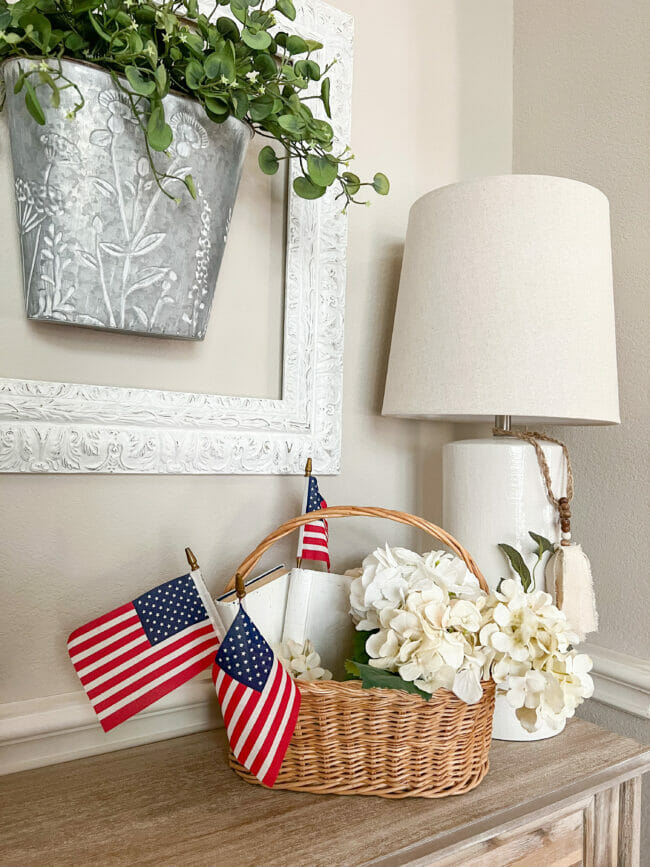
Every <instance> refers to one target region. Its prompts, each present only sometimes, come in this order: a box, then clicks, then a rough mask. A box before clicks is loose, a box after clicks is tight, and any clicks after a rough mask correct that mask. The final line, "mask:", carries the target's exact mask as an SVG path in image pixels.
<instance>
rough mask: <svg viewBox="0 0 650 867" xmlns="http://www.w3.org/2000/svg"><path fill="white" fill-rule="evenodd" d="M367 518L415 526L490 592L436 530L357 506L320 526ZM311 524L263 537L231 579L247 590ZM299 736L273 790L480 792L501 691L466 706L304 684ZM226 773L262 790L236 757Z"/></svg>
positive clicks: (486, 685)
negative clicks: (269, 556)
mask: <svg viewBox="0 0 650 867" xmlns="http://www.w3.org/2000/svg"><path fill="white" fill-rule="evenodd" d="M356 515H364V516H369V517H376V518H389V519H391V520H393V521H398V522H400V523H402V524H409V525H411V526H413V527H417V528H418V529H420V530H424V532H426V533H428V534H429V535H431V536H433V537H434V538H435V539H438V540H439V541H440V542H443V543H444V544H445V545H446V546H447V547H448V548H449V549H450V550H451V551H453V553H454V554H456V555H457V556H459V557H460V558H461V559H462V560H464V562H465V563H466V565H467V567H468V568H469V569H470V570H471V571H472V572H473V573H474V575H476V577H477V578H478V580H479V583H480V585H481V587H482V588H483V589H484V590H487V589H488V588H487V584H486V582H485V579H484V577H483V575H482V574H481V572H480V570H479V569H478V567H477V566H476V564H475V563H474V561H473V560H472V558H471V557H470V555H469V554H468V553H467V551H465V549H464V548H463V547H462V546H461V545H460V544H459V543H458V542H457V541H456V540H455V539H454V538H453V537H452V536H450V535H449V534H448V533H446V532H445V531H444V530H442V529H441V528H440V527H436V526H435V524H431V523H429V522H428V521H425V520H423V519H422V518H416V517H414V516H413V515H408V514H406V513H405V512H394V511H390V510H388V509H378V508H372V507H360V506H336V507H333V508H329V509H323V510H322V511H320V512H319V513H318V517H319V518H327V519H330V518H342V517H350V516H356ZM309 520H313V514H311V515H301V516H299V517H298V518H294V519H292V520H291V521H287V523H286V524H283V525H282V526H281V527H279V528H278V529H277V530H276V531H275V532H273V533H271V534H270V535H269V536H267V537H266V539H264V540H263V541H262V542H261V543H260V544H259V545H258V547H257V548H256V549H255V550H254V551H253V552H252V554H250V555H249V556H248V557H247V558H246V560H244V562H243V563H242V564H241V566H240V567H239V569H238V570H237V573H236V575H235V576H234V577H233V578H232V579H231V581H230V583H229V585H228V589H232V588H233V587H237V589H238V591H239V593H240V595H243V593H244V591H243V582H244V580H245V578H246V576H247V575H248V574H249V573H250V571H251V570H252V569H253V568H254V567H255V565H256V563H257V562H258V560H259V559H260V557H261V556H262V554H264V552H265V551H267V550H268V549H269V548H270V547H271V546H272V545H273V544H274V542H276V541H277V540H278V539H281V538H282V537H283V536H286V535H288V534H289V533H291V532H292V531H293V530H296V529H298V528H299V527H300V526H301V525H302V524H304V523H306V522H307V521H309ZM297 683H298V686H299V688H300V692H301V696H302V702H301V705H300V714H299V716H298V722H297V725H296V729H295V732H294V735H293V737H292V739H291V743H290V745H289V748H288V750H287V753H286V755H285V757H284V761H283V763H282V767H281V769H280V773H279V775H278V778H277V780H276V782H275V786H274V788H276V789H289V790H291V791H294V792H319V793H322V794H337V795H379V796H380V797H382V798H407V797H422V798H442V797H445V796H446V795H459V794H461V793H463V792H467V791H469V790H470V789H473V788H474V787H475V786H477V785H478V784H479V783H480V782H481V780H482V779H483V777H484V776H485V774H486V773H487V770H488V765H489V763H488V751H489V748H490V740H491V736H492V716H493V714H494V694H495V685H494V682H493V681H491V680H488V681H484V682H483V698H482V699H481V700H480V701H479V702H478V703H477V704H475V705H467V704H465V703H464V702H463V701H461V700H460V699H459V698H457V697H456V696H455V695H454V694H453V693H452V692H449V691H448V690H446V689H439V690H437V691H436V692H435V693H434V694H433V696H432V697H431V699H430V700H429V701H424V700H423V699H422V698H420V696H417V695H411V694H409V693H406V692H402V691H400V690H393V689H362V688H361V684H360V683H359V682H358V681H348V682H346V683H336V682H332V681H328V682H320V683H319V682H317V683H303V682H300V681H298V682H297ZM230 766H231V767H232V768H233V769H234V770H235V772H236V773H237V774H239V776H240V777H242V779H244V780H246V781H247V782H249V783H257V782H258V781H257V780H256V778H255V777H253V776H252V775H251V774H250V773H249V772H248V771H247V770H246V769H245V768H244V767H243V766H242V765H240V764H239V762H238V761H237V760H236V759H235V758H234V756H233V755H232V754H231V756H230Z"/></svg>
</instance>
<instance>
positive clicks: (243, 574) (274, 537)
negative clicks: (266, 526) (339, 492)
mask: <svg viewBox="0 0 650 867" xmlns="http://www.w3.org/2000/svg"><path fill="white" fill-rule="evenodd" d="M358 516H359V517H360V516H365V517H368V518H387V519H388V520H390V521H397V523H399V524H408V525H409V526H411V527H416V528H417V529H418V530H424V532H425V533H428V534H429V535H430V536H433V538H434V539H437V540H438V541H439V542H442V543H443V544H444V545H446V546H447V547H448V548H449V549H451V551H453V552H454V554H456V555H457V556H458V557H460V559H461V560H462V561H463V562H464V563H465V565H466V566H467V568H468V569H469V570H470V572H472V573H473V574H474V575H475V576H476V577H477V579H478V583H479V584H480V586H481V589H482V590H485V592H486V593H487V592H489V588H488V585H487V581H486V580H485V578H484V577H483V574H482V572H481V570H480V569H479V568H478V566H477V565H476V563H475V562H474V560H473V559H472V557H471V556H470V555H469V554H468V552H467V551H466V550H465V548H463V546H462V545H461V544H460V542H457V541H456V539H454V537H453V536H450V535H449V533H447V532H446V531H445V530H443V529H442V528H441V527H438V526H436V525H435V524H432V523H431V522H430V521H425V520H424V518H417V517H416V516H415V515H409V514H408V512H397V511H393V510H392V509H381V508H375V507H374V506H330V507H329V508H327V509H319V510H318V512H309V513H307V514H306V515H299V516H298V517H297V518H291V520H289V521H286V522H285V523H284V524H282V525H281V526H280V527H278V528H277V530H274V531H273V532H272V533H269V535H268V536H267V537H266V538H265V539H262V541H261V542H260V544H259V545H258V546H257V548H255V550H254V551H252V552H251V553H250V554H249V555H248V557H246V559H245V560H244V561H243V562H242V563H241V564H240V565H239V568H238V569H237V571H236V572H235V574H234V575H233V576H232V578H231V579H230V581H229V582H228V586H227V587H226V590H225V592H228V591H230V590H233V589H236V590H237V596H238V597H239V598H240V599H242V598H243V597H244V596H245V595H246V590H245V588H244V581H245V580H246V578H247V577H248V575H249V574H250V573H251V571H252V570H253V569H254V568H255V566H256V565H257V563H258V561H259V560H260V558H261V557H262V555H263V554H265V553H266V552H267V551H268V550H269V548H270V547H271V546H272V545H274V544H275V543H276V542H277V541H279V540H280V539H282V538H284V536H288V535H289V533H292V532H293V531H294V530H297V529H298V528H299V527H301V526H302V525H303V524H307V523H308V522H309V521H314V520H321V519H322V518H325V519H329V518H351V517H358Z"/></svg>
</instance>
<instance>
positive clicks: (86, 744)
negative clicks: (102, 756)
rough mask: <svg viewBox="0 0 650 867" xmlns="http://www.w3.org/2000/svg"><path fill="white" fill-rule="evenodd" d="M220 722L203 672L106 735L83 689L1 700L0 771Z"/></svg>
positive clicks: (22, 768)
mask: <svg viewBox="0 0 650 867" xmlns="http://www.w3.org/2000/svg"><path fill="white" fill-rule="evenodd" d="M221 725H222V721H221V714H220V713H219V710H218V707H217V701H216V696H215V694H214V687H213V685H212V681H211V680H210V679H205V676H204V677H202V678H200V679H196V680H193V681H191V682H190V683H186V684H184V685H183V686H181V687H179V688H178V689H177V690H175V691H174V692H173V693H172V694H171V695H167V696H165V697H164V698H162V699H160V701H157V702H156V703H155V704H152V705H151V707H149V708H147V709H146V710H143V711H141V712H140V713H139V714H137V715H136V716H134V717H132V718H131V719H130V720H127V722H125V723H123V724H122V725H120V726H118V728H116V729H113V731H111V732H109V733H108V734H105V733H104V731H103V730H102V728H101V726H100V725H99V723H98V722H97V717H96V716H95V714H94V712H93V710H92V708H91V706H90V703H89V701H88V699H87V698H86V695H85V693H83V692H71V693H65V694H64V695H53V696H46V697H44V698H35V699H31V700H29V701H19V702H13V703H11V704H4V705H0V774H12V773H15V772H16V771H26V770H29V769H30V768H40V767H43V766H44V765H53V764H57V763H58V762H67V761H70V760H71V759H78V758H81V757H83V756H92V755H97V754H98V753H107V752H111V751H113V750H122V749H125V748H126V747H133V746H137V745H138V744H144V743H150V742H153V741H160V740H165V739H166V738H173V737H178V736H180V735H187V734H192V733H193V732H199V731H206V730H208V729H214V728H218V727H219V726H221Z"/></svg>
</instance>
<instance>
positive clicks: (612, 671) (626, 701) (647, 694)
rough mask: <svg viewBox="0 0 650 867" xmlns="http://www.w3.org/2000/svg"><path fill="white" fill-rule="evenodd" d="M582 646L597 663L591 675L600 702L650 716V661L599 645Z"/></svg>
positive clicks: (636, 714) (646, 717) (637, 714)
mask: <svg viewBox="0 0 650 867" xmlns="http://www.w3.org/2000/svg"><path fill="white" fill-rule="evenodd" d="M580 649H581V650H583V651H584V652H585V653H588V654H589V656H590V657H591V658H592V659H593V662H594V668H593V671H592V673H591V674H592V677H593V679H594V698H595V699H596V701H600V702H602V703H603V704H608V705H610V706H611V707H615V708H618V709H619V710H622V711H625V712H626V713H631V714H634V715H635V716H640V717H643V718H644V719H650V660H647V659H640V658H639V657H637V656H630V655H629V654H627V653H618V651H616V650H608V649H607V648H606V647H598V646H597V645H595V644H584V645H583V646H582V647H581V648H580Z"/></svg>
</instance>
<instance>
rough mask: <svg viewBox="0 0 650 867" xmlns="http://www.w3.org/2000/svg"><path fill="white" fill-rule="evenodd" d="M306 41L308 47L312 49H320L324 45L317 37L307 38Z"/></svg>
mask: <svg viewBox="0 0 650 867" xmlns="http://www.w3.org/2000/svg"><path fill="white" fill-rule="evenodd" d="M305 42H306V43H307V48H308V49H309V50H310V51H320V49H321V48H322V47H323V43H322V42H316V40H315V39H306V40H305Z"/></svg>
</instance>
